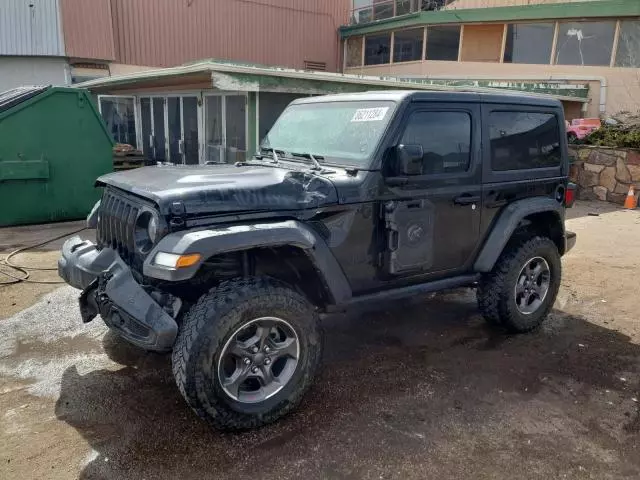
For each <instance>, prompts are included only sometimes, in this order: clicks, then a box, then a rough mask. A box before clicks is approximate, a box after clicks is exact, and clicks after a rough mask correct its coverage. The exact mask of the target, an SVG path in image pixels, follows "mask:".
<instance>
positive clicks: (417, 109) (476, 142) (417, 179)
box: [385, 101, 481, 184]
mask: <svg viewBox="0 0 640 480" xmlns="http://www.w3.org/2000/svg"><path fill="white" fill-rule="evenodd" d="M449 112H459V113H466V114H468V115H469V117H470V120H471V137H470V139H469V166H468V168H467V170H466V171H464V172H451V173H436V174H426V175H411V176H410V177H407V178H408V179H409V183H421V182H429V183H440V184H441V183H442V181H444V180H451V179H456V180H459V181H461V182H464V183H469V182H468V181H469V179H471V178H473V177H475V176H477V175H478V173H479V164H480V158H481V155H480V153H481V149H480V139H481V123H480V121H481V112H480V106H479V104H473V103H462V102H460V103H457V102H450V103H448V102H438V103H435V102H429V101H418V102H415V103H412V104H411V105H410V107H409V108H407V109H406V110H405V111H404V112H403V114H402V121H401V122H400V124H399V125H398V126H397V129H396V130H395V132H394V136H393V142H392V144H391V145H390V146H398V145H399V144H400V143H401V140H402V137H403V135H404V132H405V130H406V128H407V125H408V124H409V120H410V119H411V116H412V115H413V114H415V113H449ZM387 160H390V156H387ZM385 170H386V169H385ZM394 176H395V175H393V174H392V175H387V178H390V177H394Z"/></svg>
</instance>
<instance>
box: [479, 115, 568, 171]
mask: <svg viewBox="0 0 640 480" xmlns="http://www.w3.org/2000/svg"><path fill="white" fill-rule="evenodd" d="M489 137H490V141H491V168H492V169H493V170H494V171H498V172H501V171H507V170H526V169H530V168H547V167H556V166H558V165H560V160H561V149H560V133H559V128H558V119H557V117H556V116H555V115H554V114H552V113H539V112H492V113H491V114H490V116H489Z"/></svg>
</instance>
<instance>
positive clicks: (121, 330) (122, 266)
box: [58, 236, 179, 352]
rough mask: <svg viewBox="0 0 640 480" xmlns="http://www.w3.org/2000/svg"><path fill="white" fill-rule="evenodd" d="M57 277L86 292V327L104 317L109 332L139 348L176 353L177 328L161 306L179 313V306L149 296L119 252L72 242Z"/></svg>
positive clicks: (82, 302)
mask: <svg viewBox="0 0 640 480" xmlns="http://www.w3.org/2000/svg"><path fill="white" fill-rule="evenodd" d="M58 274H59V275H60V277H62V278H63V279H64V281H65V282H67V283H68V284H69V285H71V286H72V287H75V288H78V289H81V290H82V294H81V295H80V313H81V315H82V320H83V321H84V322H90V321H91V320H93V318H95V316H96V315H97V314H100V316H101V317H102V319H103V320H104V322H105V323H106V324H107V326H109V327H110V328H111V329H113V330H115V331H116V332H117V333H118V334H120V335H121V336H122V337H124V338H125V339H126V340H128V341H129V342H131V343H133V344H135V345H137V346H139V347H142V348H144V349H147V350H153V351H159V352H165V351H169V350H171V348H172V347H173V344H174V342H175V339H176V336H177V334H178V324H177V323H176V321H175V319H174V318H173V317H172V316H171V315H170V314H169V313H168V312H167V311H166V310H165V308H163V307H162V306H161V303H162V305H165V306H169V308H168V310H170V311H172V312H177V311H178V308H179V300H177V299H175V298H166V297H167V295H166V294H162V293H161V292H151V293H149V292H147V290H145V289H144V288H142V286H141V285H140V284H139V283H138V282H137V281H136V280H135V278H134V277H133V275H132V273H131V269H130V268H129V266H128V265H127V264H126V263H125V262H124V261H123V260H122V259H121V258H120V256H119V255H118V253H117V252H116V251H115V250H113V249H111V248H103V249H102V250H98V249H97V248H96V245H94V244H93V243H92V242H90V241H88V240H82V239H81V238H80V237H78V236H75V237H73V238H70V239H69V240H67V241H66V242H65V243H64V245H63V246H62V256H61V257H60V259H59V260H58ZM152 295H153V296H152ZM176 302H178V306H177V307H178V308H176V305H175V303H176Z"/></svg>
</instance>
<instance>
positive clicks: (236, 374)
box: [172, 278, 322, 430]
mask: <svg viewBox="0 0 640 480" xmlns="http://www.w3.org/2000/svg"><path fill="white" fill-rule="evenodd" d="M321 350H322V342H321V335H320V331H319V326H318V319H317V314H316V312H315V310H314V308H313V306H312V305H311V304H310V303H309V302H308V301H307V300H306V299H305V298H304V297H303V296H301V295H300V294H298V293H297V292H295V291H294V290H293V289H291V288H289V287H288V286H286V285H284V284H282V283H280V282H277V281H275V280H272V279H268V278H249V279H236V280H231V281H226V282H223V283H221V284H220V285H219V286H218V287H216V288H214V289H213V290H211V291H210V292H209V293H207V294H205V295H203V296H202V297H201V298H200V299H199V301H198V302H197V303H196V304H195V305H194V306H193V307H192V308H191V309H190V310H189V311H188V312H187V314H186V316H185V318H184V320H183V323H182V325H181V328H180V332H179V334H178V338H177V340H176V344H175V346H174V350H173V355H172V361H173V362H172V363H173V373H174V376H175V379H176V383H177V385H178V388H179V389H180V392H181V393H182V395H183V397H184V398H185V400H186V401H187V403H188V404H189V406H190V407H191V408H192V409H193V410H194V411H195V412H196V413H197V414H198V415H199V416H201V417H203V418H205V419H206V420H207V421H209V422H210V423H211V424H212V425H213V426H214V427H216V428H219V429H222V430H244V429H249V428H256V427H259V426H262V425H265V424H267V423H271V422H273V421H275V420H277V419H279V418H280V417H282V416H283V415H285V414H287V413H288V412H290V411H291V410H293V409H294V408H295V407H296V406H297V405H298V403H299V402H300V401H301V400H302V397H303V395H304V393H305V392H306V391H307V389H308V388H309V387H310V385H311V383H312V380H313V377H314V375H315V373H316V371H317V369H318V366H319V363H320V358H321Z"/></svg>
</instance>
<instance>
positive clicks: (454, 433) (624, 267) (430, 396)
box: [0, 204, 640, 480]
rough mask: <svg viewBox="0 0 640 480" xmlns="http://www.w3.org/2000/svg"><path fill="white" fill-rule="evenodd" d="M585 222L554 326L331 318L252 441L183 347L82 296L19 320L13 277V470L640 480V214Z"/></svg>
mask: <svg viewBox="0 0 640 480" xmlns="http://www.w3.org/2000/svg"><path fill="white" fill-rule="evenodd" d="M590 212H594V213H599V216H589V215H587V214H588V213H590ZM571 216H572V217H573V218H572V219H571V220H569V222H568V226H569V228H570V229H572V230H574V231H576V232H577V233H578V245H577V246H576V248H575V249H574V250H573V251H572V252H571V253H570V254H569V255H567V256H566V257H565V258H564V260H563V264H564V276H563V286H562V289H561V293H560V295H559V297H558V301H557V302H556V309H555V310H554V312H553V314H552V315H551V316H550V318H549V320H548V321H547V322H546V323H545V324H544V326H543V328H541V329H540V330H539V331H538V332H536V333H533V334H529V335H522V336H506V335H503V334H501V333H499V332H495V331H492V330H491V329H489V328H487V327H486V326H485V325H484V322H483V321H482V319H481V318H480V317H479V316H478V313H477V311H476V306H475V301H474V294H473V292H471V291H470V290H459V291H454V292H449V293H445V294H440V295H437V296H436V297H435V298H429V299H427V298H415V299H413V300H412V301H410V302H403V303H397V304H393V305H387V306H386V307H385V308H384V309H379V310H373V311H363V312H359V313H354V314H350V315H348V316H336V317H332V318H330V319H327V320H326V321H325V322H324V323H325V324H324V328H325V332H326V349H325V359H324V365H323V372H322V374H321V375H320V377H319V378H318V379H317V382H316V385H315V387H314V388H313V389H312V390H311V392H310V393H309V394H308V395H307V397H306V398H305V400H304V402H303V404H302V405H301V406H300V408H299V409H298V410H297V412H295V413H294V414H293V415H291V416H289V417H287V418H285V419H284V420H282V421H280V422H278V423H277V424H275V425H272V426H269V427H266V428H263V429H260V430H258V431H253V432H247V433H243V434H234V435H229V434H220V433H218V432H215V431H212V430H210V429H209V428H208V427H207V426H206V425H205V424H204V422H202V421H200V420H199V419H198V418H197V417H195V415H193V414H192V413H191V411H190V410H189V409H188V408H187V407H186V406H185V404H184V402H183V400H182V399H181V397H180V395H179V394H178V392H177V389H176V387H175V385H174V383H173V378H172V376H171V371H170V361H169V358H168V357H167V356H161V355H155V354H149V353H144V352H141V351H139V350H137V349H136V348H134V347H130V346H129V345H127V344H126V343H123V342H122V341H120V340H119V339H118V338H117V337H115V336H114V335H112V334H111V333H109V332H108V331H107V329H106V328H105V327H104V326H103V324H102V323H101V322H99V321H94V322H92V323H90V324H88V325H82V323H81V322H80V318H79V314H78V311H77V307H76V298H77V294H78V292H77V291H75V290H73V289H71V288H69V287H63V288H60V289H56V290H55V291H53V292H50V293H47V294H45V295H44V296H43V297H41V298H40V296H41V295H42V294H43V292H40V291H37V292H33V291H31V290H29V289H23V290H17V291H18V292H22V294H20V293H17V296H18V297H20V301H21V302H22V303H21V305H28V304H33V305H32V306H30V307H29V308H26V309H24V310H22V311H20V312H19V313H15V314H14V310H15V306H14V307H13V310H12V309H11V308H8V309H7V308H6V304H7V300H8V295H7V291H8V288H12V289H14V288H18V289H20V288H22V287H24V286H20V287H2V288H0V305H1V306H2V310H1V311H0V318H3V317H4V319H3V320H0V478H2V479H5V478H6V479H14V478H17V479H21V480H25V479H31V478H38V479H40V478H52V479H69V478H78V477H80V478H100V479H122V478H136V479H141V478H145V479H154V478H163V479H166V478H183V479H188V478H216V479H223V478H248V477H252V478H256V477H258V478H279V479H283V478H300V477H303V478H309V479H313V478H371V479H373V478H375V479H381V478H382V479H387V478H403V479H404V478H420V479H423V478H438V479H440V478H455V479H484V478H486V479H489V478H491V479H495V478H509V479H512V478H540V479H548V478H568V479H574V478H575V479H621V478H629V479H631V478H634V479H636V478H640V406H639V403H638V397H639V396H640V320H638V318H639V317H640V315H639V314H638V313H639V310H640V309H639V307H638V303H637V300H636V297H635V295H637V292H638V288H637V271H638V268H639V267H640V248H639V247H638V239H639V238H640V211H634V212H629V211H621V210H617V209H613V208H610V207H607V206H605V205H601V204H600V205H599V204H580V205H578V206H577V208H575V209H574V210H573V211H572V212H571ZM34 255H36V257H33V258H32V260H37V258H38V257H37V255H38V252H36V253H35V254H34ZM46 258H47V259H48V260H49V261H50V260H51V259H49V257H46ZM43 261H44V260H43ZM38 298H40V299H39V300H38Z"/></svg>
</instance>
